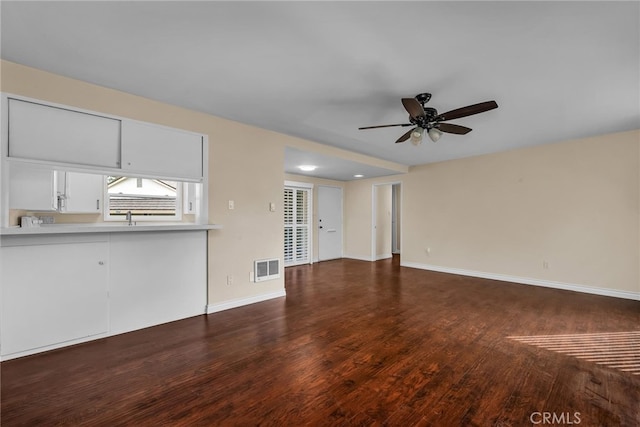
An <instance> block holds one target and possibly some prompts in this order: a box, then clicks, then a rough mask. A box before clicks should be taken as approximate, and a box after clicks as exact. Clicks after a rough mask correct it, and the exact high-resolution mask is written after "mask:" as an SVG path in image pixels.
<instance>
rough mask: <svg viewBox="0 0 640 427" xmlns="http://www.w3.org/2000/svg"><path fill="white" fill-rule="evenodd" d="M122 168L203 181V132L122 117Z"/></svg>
mask: <svg viewBox="0 0 640 427" xmlns="http://www.w3.org/2000/svg"><path fill="white" fill-rule="evenodd" d="M122 169H123V170H126V171H132V172H135V173H144V174H150V175H157V176H166V177H172V178H182V179H186V180H191V181H201V180H202V176H203V139H202V135H199V134H195V133H191V132H186V131H182V130H179V129H172V128H166V127H163V126H157V125H153V124H150V123H142V122H134V121H129V120H123V121H122Z"/></svg>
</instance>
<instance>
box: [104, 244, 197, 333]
mask: <svg viewBox="0 0 640 427" xmlns="http://www.w3.org/2000/svg"><path fill="white" fill-rule="evenodd" d="M206 236H207V233H206V232H202V231H183V232H167V233H162V232H158V233H155V232H145V233H144V235H143V236H141V235H140V233H135V232H134V233H119V234H113V235H112V237H111V278H110V282H111V292H110V294H111V332H112V333H122V332H128V331H131V330H135V329H141V328H146V327H149V326H153V325H158V324H161V323H166V322H171V321H174V320H178V319H184V318H186V317H191V316H195V315H198V314H203V313H204V312H205V307H206V303H207V295H206V294H207V258H206V256H207V251H206V248H207V239H206Z"/></svg>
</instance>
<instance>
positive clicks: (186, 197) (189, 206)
mask: <svg viewBox="0 0 640 427" xmlns="http://www.w3.org/2000/svg"><path fill="white" fill-rule="evenodd" d="M183 185H184V187H183V189H182V201H183V206H182V212H183V213H185V214H196V213H198V212H199V211H200V206H199V201H200V198H199V197H198V193H199V191H198V189H199V187H201V186H202V184H197V183H195V182H185V183H184V184H183Z"/></svg>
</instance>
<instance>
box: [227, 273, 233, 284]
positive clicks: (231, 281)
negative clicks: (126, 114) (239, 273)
mask: <svg viewBox="0 0 640 427" xmlns="http://www.w3.org/2000/svg"><path fill="white" fill-rule="evenodd" d="M227 285H228V286H231V285H233V276H232V275H230V274H229V275H228V276H227Z"/></svg>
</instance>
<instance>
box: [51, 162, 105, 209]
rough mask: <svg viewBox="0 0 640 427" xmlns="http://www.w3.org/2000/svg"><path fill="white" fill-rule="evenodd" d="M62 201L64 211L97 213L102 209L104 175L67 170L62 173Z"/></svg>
mask: <svg viewBox="0 0 640 427" xmlns="http://www.w3.org/2000/svg"><path fill="white" fill-rule="evenodd" d="M60 181H63V184H64V185H63V187H64V188H63V189H62V191H61V193H62V194H64V199H63V203H62V206H61V209H60V211H61V212H65V213H99V212H101V211H102V197H103V194H104V177H103V176H102V175H95V174H90V173H78V172H67V173H65V174H64V180H60Z"/></svg>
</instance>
